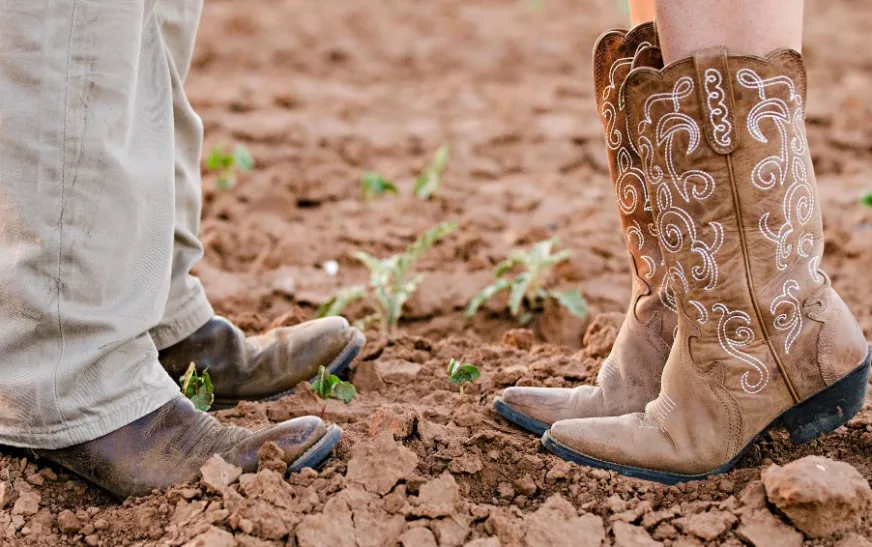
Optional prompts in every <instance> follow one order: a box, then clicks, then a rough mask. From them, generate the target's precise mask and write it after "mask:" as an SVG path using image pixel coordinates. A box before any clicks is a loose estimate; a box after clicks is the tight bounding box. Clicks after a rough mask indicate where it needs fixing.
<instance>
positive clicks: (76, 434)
mask: <svg viewBox="0 0 872 547" xmlns="http://www.w3.org/2000/svg"><path fill="white" fill-rule="evenodd" d="M167 380H168V381H167V384H166V386H165V387H162V388H161V389H160V390H159V391H154V390H153V389H152V387H153V386H148V389H149V391H148V392H147V393H146V394H145V395H142V396H141V397H138V398H136V399H134V400H132V401H124V402H121V403H119V404H118V405H115V406H113V407H110V408H108V409H106V411H105V412H104V413H102V414H101V415H100V416H98V417H96V418H95V419H93V420H89V421H87V422H85V423H80V424H77V425H72V426H71V425H70V424H69V422H67V426H66V427H63V426H61V427H59V428H57V427H55V428H51V429H48V430H33V429H28V430H26V431H25V432H24V433H19V434H13V435H10V434H9V433H7V432H2V431H0V445H6V446H14V447H17V448H30V449H36V450H58V449H61V448H67V447H69V446H75V445H77V444H82V443H86V442H88V441H93V440H94V439H98V438H100V437H103V436H104V435H108V434H109V433H112V432H113V431H116V430H118V429H121V428H122V427H124V426H126V425H128V424H131V423H133V422H135V421H136V420H138V419H139V418H142V417H143V416H146V415H148V414H150V413H152V412H154V411H155V410H157V409H159V408H160V407H162V406H163V405H165V404H167V403H168V402H170V401H171V400H173V398H175V397H177V396H178V395H179V388H178V386H176V385H175V384H173V383H172V380H170V379H169V377H167Z"/></svg>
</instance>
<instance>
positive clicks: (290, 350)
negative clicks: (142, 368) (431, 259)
mask: <svg viewBox="0 0 872 547" xmlns="http://www.w3.org/2000/svg"><path fill="white" fill-rule="evenodd" d="M365 342H366V338H365V337H364V336H363V333H361V332H360V331H359V330H357V329H355V328H353V327H351V326H349V324H348V321H346V320H345V319H344V318H342V317H325V318H323V319H315V320H313V321H307V322H305V323H301V324H299V325H296V326H293V327H283V328H278V329H273V330H271V331H269V332H266V333H264V334H261V335H259V336H249V337H246V336H245V334H244V333H243V332H242V331H241V330H239V328H238V327H236V326H235V325H233V324H232V323H231V322H230V321H228V320H226V319H224V318H223V317H214V318H212V319H210V320H209V322H207V323H206V324H205V325H204V326H203V327H201V328H200V329H198V330H197V331H196V332H194V333H193V334H192V335H190V336H188V337H187V338H185V339H184V340H182V341H181V342H179V343H177V344H175V345H173V346H170V347H169V348H166V349H163V350H161V351H160V353H159V355H158V358H159V359H160V362H161V364H162V365H163V367H164V369H165V370H166V371H167V373H169V375H170V376H172V377H173V378H179V377H180V376H182V375H184V374H185V371H186V370H187V369H188V366H189V365H190V364H191V363H194V364H195V365H196V367H197V371H198V372H202V371H203V370H208V371H209V375H210V376H211V378H212V384H213V385H214V386H215V403H214V405H213V407H214V408H216V409H220V408H227V407H232V406H235V405H236V403H238V402H239V401H263V400H275V399H278V398H280V397H282V396H284V395H287V394H289V393H293V391H294V387H295V386H296V385H297V384H299V383H300V382H303V381H307V380H312V379H314V378H315V376H317V374H318V369H319V368H320V367H322V366H323V367H326V368H327V369H328V370H329V371H330V372H331V373H332V374H337V375H339V374H342V372H344V371H345V369H347V368H348V366H349V365H350V364H351V362H352V361H353V360H354V358H355V357H356V356H357V354H358V353H359V352H360V350H361V348H363V345H364V343H365Z"/></svg>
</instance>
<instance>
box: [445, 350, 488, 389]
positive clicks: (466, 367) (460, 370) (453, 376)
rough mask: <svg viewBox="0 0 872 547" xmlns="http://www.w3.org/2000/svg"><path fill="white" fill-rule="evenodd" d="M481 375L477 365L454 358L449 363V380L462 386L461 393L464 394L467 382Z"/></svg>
mask: <svg viewBox="0 0 872 547" xmlns="http://www.w3.org/2000/svg"><path fill="white" fill-rule="evenodd" d="M480 377H481V372H480V371H479V370H478V367H477V366H475V365H471V364H469V363H461V362H460V361H458V360H457V359H452V360H451V361H449V363H448V380H449V381H450V382H451V383H452V384H456V385H459V386H460V394H461V395H463V387H464V385H465V384H468V383H472V382H473V381H475V380H477V379H479V378H480Z"/></svg>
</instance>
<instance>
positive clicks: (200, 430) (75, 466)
mask: <svg viewBox="0 0 872 547" xmlns="http://www.w3.org/2000/svg"><path fill="white" fill-rule="evenodd" d="M341 436H342V430H341V429H340V428H339V427H338V426H336V425H327V424H325V423H324V422H322V421H321V420H320V419H319V418H316V417H314V416H307V417H303V418H295V419H293V420H289V421H286V422H282V423H280V424H277V425H274V426H272V427H268V428H266V429H262V430H260V431H256V432H251V431H248V430H246V429H242V428H240V427H234V426H225V425H221V424H220V423H218V421H217V420H216V419H215V418H213V417H212V416H211V415H209V414H207V413H205V412H201V411H199V410H196V409H195V408H194V405H193V404H191V402H190V401H189V400H188V399H186V398H184V397H182V396H178V397H176V398H175V399H173V400H172V401H170V402H169V403H167V404H165V405H164V406H162V407H161V408H159V409H157V410H155V411H154V412H152V413H151V414H148V415H146V416H144V417H142V418H140V419H138V420H136V421H135V422H133V423H131V424H129V425H126V426H124V427H122V428H120V429H118V430H116V431H113V432H112V433H109V434H108V435H105V436H103V437H100V438H98V439H95V440H93V441H90V442H87V443H83V444H79V445H75V446H71V447H69V448H63V449H60V450H37V451H35V452H36V454H37V455H38V456H40V457H43V458H46V459H49V460H51V461H53V462H55V463H58V464H60V465H62V466H64V467H66V468H67V469H69V470H70V471H72V472H74V473H76V474H78V475H81V476H82V477H84V478H86V479H88V480H89V481H91V482H93V483H95V484H98V485H100V486H102V487H103V488H105V489H106V490H109V491H110V492H112V493H113V494H115V495H116V496H119V497H121V498H126V497H129V496H145V495H147V494H149V493H151V491H152V490H156V489H164V488H167V487H169V486H172V485H173V484H176V483H178V482H181V481H187V480H192V479H196V478H197V476H198V473H199V470H200V467H202V466H203V464H204V463H206V460H208V459H209V458H211V457H212V455H213V454H218V455H220V456H221V457H222V458H224V459H225V460H226V461H227V462H228V463H231V464H233V465H236V466H239V467H241V468H242V471H243V472H244V473H253V472H255V471H257V463H258V457H257V452H258V450H260V448H261V447H262V446H263V445H264V444H266V443H267V442H270V441H272V442H274V443H276V444H277V445H278V447H279V448H281V449H282V450H283V451H284V458H283V459H284V461H285V462H287V463H289V467H288V468H289V470H290V471H293V472H295V471H299V470H301V469H303V468H304V467H315V466H317V465H318V464H320V463H321V462H322V461H323V460H324V459H325V458H327V456H328V455H329V454H330V451H331V450H332V449H333V447H334V446H336V443H338V442H339V439H340V437H341Z"/></svg>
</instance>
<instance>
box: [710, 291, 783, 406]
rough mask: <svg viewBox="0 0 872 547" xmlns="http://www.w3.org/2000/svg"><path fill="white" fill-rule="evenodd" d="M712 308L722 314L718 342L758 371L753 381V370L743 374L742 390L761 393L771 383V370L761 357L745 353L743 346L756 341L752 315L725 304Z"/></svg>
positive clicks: (732, 355) (724, 348)
mask: <svg viewBox="0 0 872 547" xmlns="http://www.w3.org/2000/svg"><path fill="white" fill-rule="evenodd" d="M712 310H713V311H715V312H718V313H719V314H720V318H719V319H718V342H720V344H721V348H722V349H723V350H724V352H726V353H727V355H729V356H731V357H733V358H735V359H738V360H739V361H742V362H743V363H746V364H748V365H750V366H751V368H753V369H754V371H755V372H756V373H757V378H755V379H754V381H753V382H752V381H751V374H752V373H751V371H747V372H745V373H744V374H742V381H741V385H742V390H744V391H745V392H747V393H760V391H762V390H763V388H764V387H766V384H768V383H769V370H768V369H767V368H766V365H765V364H763V362H762V361H760V359H757V358H756V357H754V356H753V355H751V354H748V353H744V352H742V351H741V348H744V347H747V346H750V345H751V344H753V343H754V329H753V328H751V316H750V315H748V314H747V313H745V312H743V311H741V310H730V309H729V308H728V307H727V306H725V305H724V304H721V303H718V304H715V305H714V306H712Z"/></svg>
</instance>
